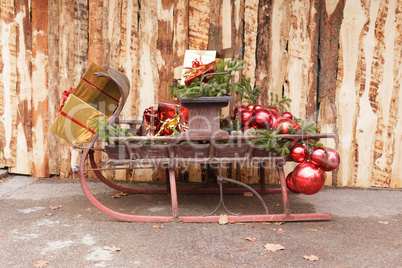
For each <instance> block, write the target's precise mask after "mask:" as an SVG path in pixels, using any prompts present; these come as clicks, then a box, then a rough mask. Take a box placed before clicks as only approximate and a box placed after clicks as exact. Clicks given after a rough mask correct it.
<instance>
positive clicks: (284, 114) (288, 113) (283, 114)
mask: <svg viewBox="0 0 402 268" xmlns="http://www.w3.org/2000/svg"><path fill="white" fill-rule="evenodd" d="M281 115H282V117H283V118H289V119H292V120H293V114H291V113H290V112H283V113H282V114H281Z"/></svg>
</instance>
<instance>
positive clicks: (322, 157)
mask: <svg viewBox="0 0 402 268" xmlns="http://www.w3.org/2000/svg"><path fill="white" fill-rule="evenodd" d="M309 157H310V162H311V163H313V164H314V165H316V166H322V165H324V164H325V163H326V162H327V160H328V157H327V150H325V148H324V147H321V146H316V147H314V148H313V149H312V150H311V151H310V155H309Z"/></svg>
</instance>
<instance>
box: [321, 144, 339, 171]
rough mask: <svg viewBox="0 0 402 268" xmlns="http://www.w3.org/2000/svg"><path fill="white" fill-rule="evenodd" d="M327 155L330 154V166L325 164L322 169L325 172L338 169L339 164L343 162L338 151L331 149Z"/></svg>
mask: <svg viewBox="0 0 402 268" xmlns="http://www.w3.org/2000/svg"><path fill="white" fill-rule="evenodd" d="M327 154H328V161H327V163H328V166H327V164H324V165H323V166H322V169H323V170H325V171H332V170H335V169H337V168H338V166H339V163H340V162H341V159H340V157H339V154H338V152H337V151H335V150H334V149H331V148H329V149H328V150H327Z"/></svg>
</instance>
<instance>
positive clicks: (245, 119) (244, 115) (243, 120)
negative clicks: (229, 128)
mask: <svg viewBox="0 0 402 268" xmlns="http://www.w3.org/2000/svg"><path fill="white" fill-rule="evenodd" d="M252 114H253V113H252V112H250V111H249V110H243V111H241V112H240V113H239V114H238V115H237V118H238V120H239V122H240V125H241V127H242V129H244V128H245V127H246V126H248V124H249V120H250V118H251V115H252ZM243 131H244V130H243Z"/></svg>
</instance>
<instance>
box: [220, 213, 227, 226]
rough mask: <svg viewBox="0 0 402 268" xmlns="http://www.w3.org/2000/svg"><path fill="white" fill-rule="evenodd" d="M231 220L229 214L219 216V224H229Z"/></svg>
mask: <svg viewBox="0 0 402 268" xmlns="http://www.w3.org/2000/svg"><path fill="white" fill-rule="evenodd" d="M228 222H229V218H228V215H226V214H225V215H222V214H221V216H220V217H219V224H222V225H223V224H227V223H228Z"/></svg>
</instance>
